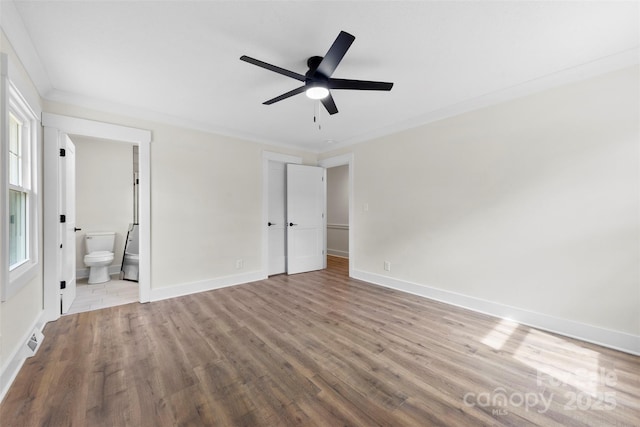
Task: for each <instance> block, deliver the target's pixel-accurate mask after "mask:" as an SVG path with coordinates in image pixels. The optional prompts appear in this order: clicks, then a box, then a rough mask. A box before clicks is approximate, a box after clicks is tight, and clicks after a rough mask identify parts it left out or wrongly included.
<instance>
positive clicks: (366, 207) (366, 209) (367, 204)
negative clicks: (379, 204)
mask: <svg viewBox="0 0 640 427" xmlns="http://www.w3.org/2000/svg"><path fill="white" fill-rule="evenodd" d="M362 210H363V211H365V212H369V203H365V204H364V205H362Z"/></svg>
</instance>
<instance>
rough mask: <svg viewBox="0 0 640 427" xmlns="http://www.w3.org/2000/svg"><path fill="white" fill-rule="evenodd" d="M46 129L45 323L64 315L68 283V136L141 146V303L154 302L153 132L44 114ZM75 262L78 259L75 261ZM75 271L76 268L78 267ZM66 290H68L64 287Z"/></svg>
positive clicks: (44, 152) (139, 291) (44, 157)
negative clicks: (63, 165)
mask: <svg viewBox="0 0 640 427" xmlns="http://www.w3.org/2000/svg"><path fill="white" fill-rule="evenodd" d="M42 125H43V128H44V138H43V139H44V144H43V145H44V150H43V162H44V191H43V193H44V209H43V212H44V256H43V260H44V274H43V277H44V289H43V291H44V295H43V297H44V298H43V300H44V301H43V303H44V304H43V305H44V316H43V317H44V321H45V322H49V321H53V320H56V319H58V318H59V317H60V315H61V306H60V303H61V288H62V287H63V284H64V277H63V275H64V274H63V272H62V270H61V267H60V266H61V249H60V244H61V242H60V233H59V229H60V218H61V215H63V214H64V212H62V211H61V209H62V208H61V203H60V196H61V185H62V183H61V182H60V181H59V180H58V176H59V170H60V163H59V158H60V153H59V151H60V148H61V145H60V141H61V139H62V138H64V136H65V135H72V136H75V137H78V136H82V137H90V138H95V139H97V140H102V141H105V140H108V141H117V142H119V143H125V144H129V147H132V145H134V144H137V145H138V147H139V167H140V170H139V218H140V219H139V222H140V226H139V235H140V254H139V271H140V276H139V283H138V298H137V301H139V302H148V301H150V300H151V282H150V279H151V262H150V252H151V233H150V230H151V203H150V202H151V182H150V179H151V173H150V143H151V132H150V131H149V130H144V129H136V128H131V127H127V126H121V125H115V124H110V123H104V122H97V121H93V120H86V119H80V118H76V117H70V116H62V115H57V114H50V113H43V114H42ZM74 261H75V259H74ZM74 270H75V268H74ZM63 289H64V288H63Z"/></svg>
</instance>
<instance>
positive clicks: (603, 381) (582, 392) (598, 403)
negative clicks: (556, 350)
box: [462, 368, 618, 416]
mask: <svg viewBox="0 0 640 427" xmlns="http://www.w3.org/2000/svg"><path fill="white" fill-rule="evenodd" d="M617 382H618V377H617V375H616V373H615V372H614V371H612V370H607V369H605V368H600V369H598V370H597V371H590V370H587V369H578V370H576V371H575V372H573V373H571V372H565V373H563V374H562V375H550V374H548V373H545V372H542V371H540V370H538V371H537V375H536V385H537V386H538V387H542V391H528V392H519V391H514V392H511V393H509V392H507V389H506V388H504V387H496V388H495V389H493V391H486V392H481V393H474V392H468V393H466V394H465V395H464V396H463V398H462V401H463V402H464V404H465V405H466V406H469V407H474V406H477V407H482V408H491V414H492V415H494V416H496V415H508V414H509V411H508V409H509V408H524V409H525V411H526V412H529V411H536V412H538V413H540V414H544V413H546V412H547V411H548V410H549V408H550V407H551V403H552V402H553V401H554V399H556V398H560V397H561V399H562V401H563V402H564V404H563V409H564V410H566V411H575V410H580V411H587V410H595V411H611V410H613V409H615V408H616V405H617V402H616V393H615V391H606V390H607V388H608V387H614V386H615V385H616V384H617ZM550 387H553V388H554V389H557V388H567V389H568V390H567V391H566V392H564V393H561V394H558V395H556V393H555V392H554V391H552V390H553V389H552V388H550ZM603 390H604V391H603Z"/></svg>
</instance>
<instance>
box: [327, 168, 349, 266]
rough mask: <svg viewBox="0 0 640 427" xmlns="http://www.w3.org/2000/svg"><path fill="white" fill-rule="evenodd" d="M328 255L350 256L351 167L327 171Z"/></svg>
mask: <svg viewBox="0 0 640 427" xmlns="http://www.w3.org/2000/svg"><path fill="white" fill-rule="evenodd" d="M327 253H328V254H329V255H337V256H341V257H348V256H349V166H348V165H342V166H336V167H333V168H329V169H327Z"/></svg>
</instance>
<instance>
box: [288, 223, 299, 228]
mask: <svg viewBox="0 0 640 427" xmlns="http://www.w3.org/2000/svg"><path fill="white" fill-rule="evenodd" d="M294 225H298V224H294V223H292V222H290V223H289V227H293V226H294Z"/></svg>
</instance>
